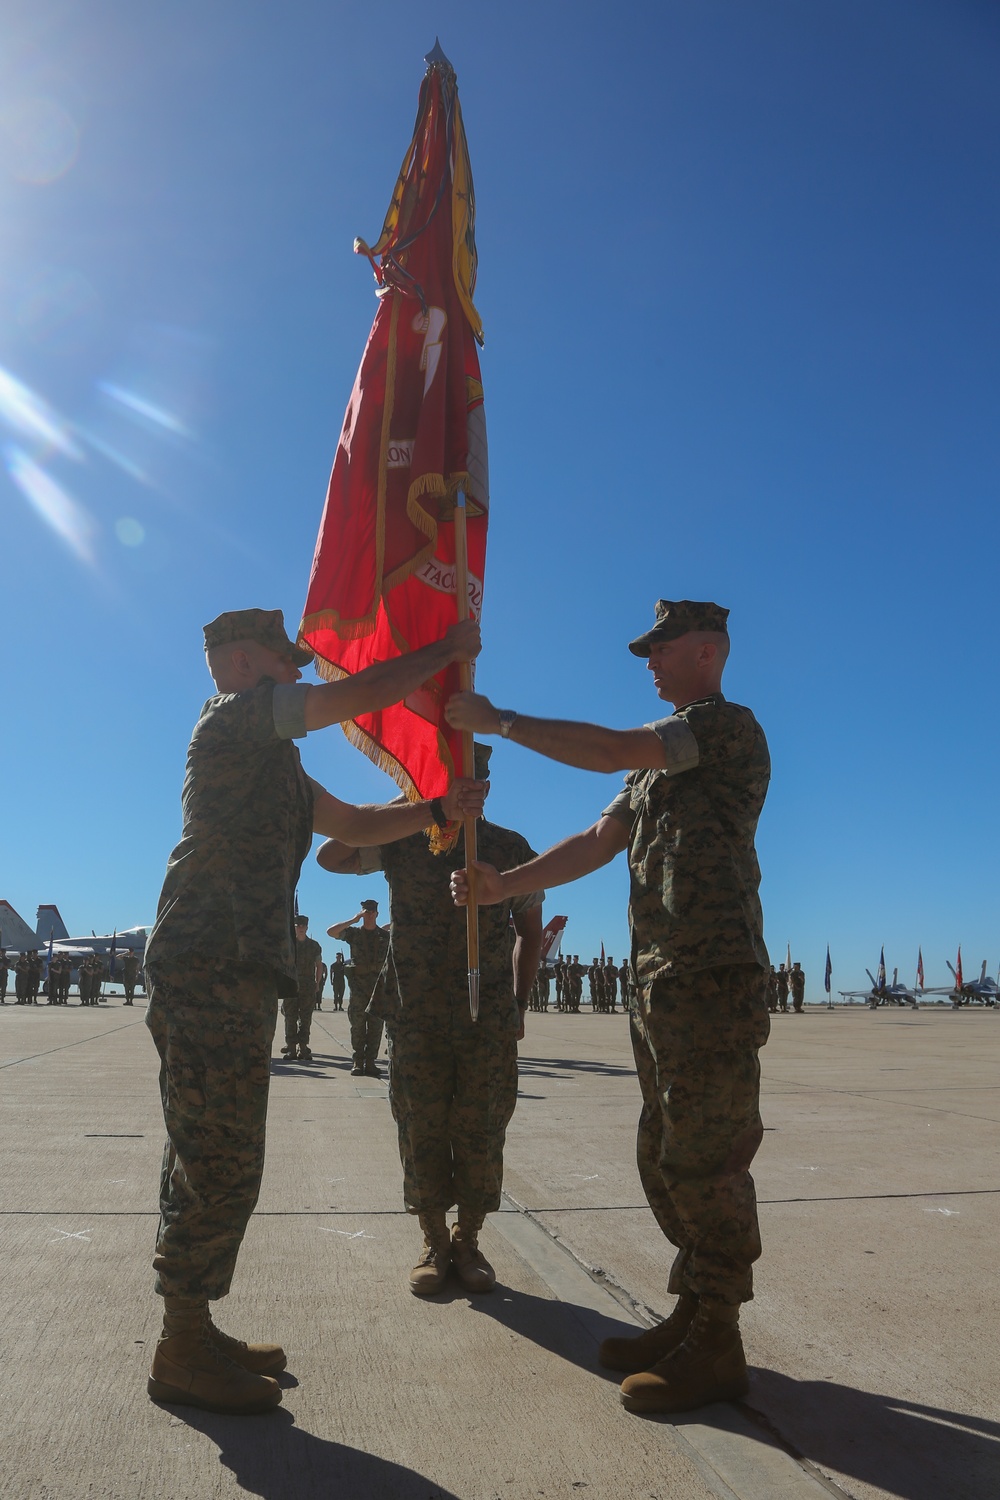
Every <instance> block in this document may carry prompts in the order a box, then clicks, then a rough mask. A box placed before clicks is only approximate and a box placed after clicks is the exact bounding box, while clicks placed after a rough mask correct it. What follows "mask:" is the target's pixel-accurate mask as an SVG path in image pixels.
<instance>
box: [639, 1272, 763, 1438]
mask: <svg viewBox="0 0 1000 1500" xmlns="http://www.w3.org/2000/svg"><path fill="white" fill-rule="evenodd" d="M739 1317H740V1309H739V1306H738V1305H737V1306H732V1305H730V1304H729V1303H726V1302H707V1301H704V1300H702V1301H700V1302H699V1303H698V1310H697V1312H696V1313H695V1315H694V1318H693V1320H692V1323H691V1327H690V1328H689V1329H688V1332H687V1337H686V1338H685V1339H684V1342H683V1343H682V1344H681V1345H679V1347H678V1348H676V1349H675V1350H674V1351H673V1353H672V1354H668V1355H667V1356H666V1358H665V1359H661V1360H660V1361H659V1363H658V1364H655V1365H653V1367H652V1369H650V1370H645V1371H642V1372H640V1373H639V1374H636V1375H630V1376H629V1377H628V1379H627V1380H624V1381H623V1382H622V1386H621V1397H622V1405H623V1406H624V1407H625V1409H626V1410H627V1411H642V1412H677V1411H695V1410H696V1409H697V1408H698V1407H699V1406H708V1405H710V1404H711V1402H713V1401H737V1400H739V1398H740V1397H741V1396H745V1395H746V1394H747V1392H748V1391H749V1389H750V1382H749V1380H748V1378H747V1362H746V1358H745V1356H744V1354H743V1340H742V1339H741V1338H740V1328H739Z"/></svg>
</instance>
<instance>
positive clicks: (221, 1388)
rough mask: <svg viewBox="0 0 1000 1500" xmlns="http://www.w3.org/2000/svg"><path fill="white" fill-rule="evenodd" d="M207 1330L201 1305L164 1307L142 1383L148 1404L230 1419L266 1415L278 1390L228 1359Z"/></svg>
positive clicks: (204, 1305) (276, 1401) (278, 1397)
mask: <svg viewBox="0 0 1000 1500" xmlns="http://www.w3.org/2000/svg"><path fill="white" fill-rule="evenodd" d="M166 1300H167V1301H168V1303H170V1302H173V1301H174V1299H166ZM211 1326H212V1325H211V1323H210V1319H209V1316H208V1305H207V1303H205V1302H201V1303H190V1302H189V1303H187V1304H186V1305H183V1304H182V1306H181V1307H180V1308H177V1307H176V1306H175V1307H173V1308H170V1307H169V1306H168V1308H167V1309H166V1310H165V1312H164V1318H163V1333H162V1334H161V1335H160V1338H159V1341H158V1342H157V1345H156V1350H155V1352H154V1354H153V1368H152V1370H151V1371H150V1374H149V1380H148V1381H147V1382H146V1389H147V1391H148V1392H149V1395H150V1397H151V1398H152V1400H154V1401H168V1402H174V1403H176V1404H177V1405H178V1406H200V1407H201V1408H202V1409H203V1410H205V1411H219V1412H226V1413H228V1414H230V1415H233V1416H251V1415H253V1414H256V1413H258V1412H265V1411H271V1410H272V1408H273V1407H275V1406H277V1405H278V1404H279V1403H280V1401H281V1386H280V1385H279V1384H278V1382H277V1381H276V1380H272V1379H270V1377H269V1376H267V1375H255V1374H254V1373H253V1372H252V1371H250V1370H246V1369H244V1367H243V1366H242V1365H240V1364H238V1363H237V1362H236V1360H234V1359H231V1358H230V1356H229V1355H228V1354H226V1353H224V1352H223V1350H222V1349H221V1348H220V1347H219V1345H218V1344H217V1343H216V1341H215V1338H214V1337H213V1336H212V1333H211V1332H210V1331H209V1330H210V1327H211ZM216 1331H217V1330H216Z"/></svg>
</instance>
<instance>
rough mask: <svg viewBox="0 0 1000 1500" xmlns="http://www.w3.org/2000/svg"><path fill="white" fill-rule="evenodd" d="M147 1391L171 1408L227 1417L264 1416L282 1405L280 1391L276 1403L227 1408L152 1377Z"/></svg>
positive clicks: (247, 1404) (261, 1402)
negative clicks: (187, 1407)
mask: <svg viewBox="0 0 1000 1500" xmlns="http://www.w3.org/2000/svg"><path fill="white" fill-rule="evenodd" d="M146 1390H147V1392H148V1394H149V1399H150V1400H151V1401H157V1402H165V1403H166V1404H167V1405H169V1406H197V1407H199V1408H200V1409H201V1410H202V1411H217V1412H222V1413H223V1414H224V1415H225V1416H227V1417H255V1416H262V1415H263V1414H264V1413H265V1412H268V1411H274V1409H275V1407H276V1406H280V1404H281V1391H280V1389H279V1391H278V1399H277V1400H276V1401H275V1400H274V1399H273V1398H269V1399H268V1400H267V1401H250V1402H245V1403H244V1404H243V1405H241V1406H227V1405H225V1404H223V1403H222V1402H219V1401H206V1400H205V1399H204V1397H202V1396H196V1395H195V1394H194V1393H193V1392H192V1391H184V1390H181V1389H180V1387H179V1386H176V1385H164V1383H163V1381H162V1380H154V1379H153V1377H152V1375H150V1377H149V1379H148V1380H147V1381H146Z"/></svg>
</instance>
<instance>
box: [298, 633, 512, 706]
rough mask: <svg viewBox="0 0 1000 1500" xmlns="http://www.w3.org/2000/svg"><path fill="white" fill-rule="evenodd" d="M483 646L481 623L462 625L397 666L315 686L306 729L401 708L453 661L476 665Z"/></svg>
mask: <svg viewBox="0 0 1000 1500" xmlns="http://www.w3.org/2000/svg"><path fill="white" fill-rule="evenodd" d="M481 645H482V642H481V640H480V635H479V625H478V624H477V622H476V621H475V620H459V622H458V624H457V625H452V626H451V628H450V629H449V630H448V631H447V633H446V634H445V635H444V636H443V637H442V639H441V640H440V641H435V642H434V643H433V644H432V645H430V646H422V647H421V649H420V650H419V651H408V652H407V653H406V654H405V655H404V656H397V657H394V658H393V660H392V661H378V662H375V664H374V665H373V666H371V667H366V668H365V669H364V671H363V672H357V673H355V674H354V675H353V676H351V677H343V678H341V680H340V681H339V682H324V683H321V684H318V685H310V688H309V692H308V694H307V696H306V729H307V730H310V731H312V730H314V729H325V728H326V727H327V725H328V724H342V723H343V722H344V720H345V719H355V718H357V716H358V714H370V713H374V712H375V711H376V709H379V708H388V707H389V705H390V704H391V703H400V702H402V700H403V699H404V698H405V697H406V696H407V694H409V693H412V692H415V691H416V689H417V688H418V687H420V686H421V685H422V684H423V683H425V682H426V681H427V680H428V678H430V677H433V676H434V674H435V672H440V671H441V670H442V669H443V668H444V667H447V666H450V665H451V663H452V662H453V661H474V660H475V658H476V657H477V656H478V655H479V651H480V647H481Z"/></svg>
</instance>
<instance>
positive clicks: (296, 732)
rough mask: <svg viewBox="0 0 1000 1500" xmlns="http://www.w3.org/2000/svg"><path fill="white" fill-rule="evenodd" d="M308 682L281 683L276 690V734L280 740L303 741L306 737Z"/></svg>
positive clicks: (274, 712) (273, 710) (274, 706)
mask: <svg viewBox="0 0 1000 1500" xmlns="http://www.w3.org/2000/svg"><path fill="white" fill-rule="evenodd" d="M308 694H309V684H308V682H279V683H277V684H276V685H275V689H274V703H273V708H272V712H273V714H274V732H275V734H276V735H277V736H278V739H279V740H301V739H305V736H306V733H307V731H306V698H307V696H308Z"/></svg>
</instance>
